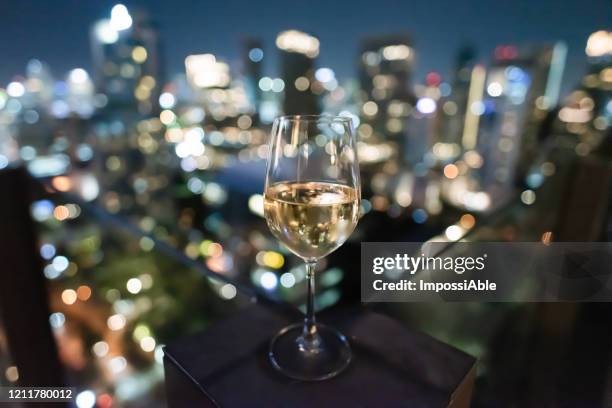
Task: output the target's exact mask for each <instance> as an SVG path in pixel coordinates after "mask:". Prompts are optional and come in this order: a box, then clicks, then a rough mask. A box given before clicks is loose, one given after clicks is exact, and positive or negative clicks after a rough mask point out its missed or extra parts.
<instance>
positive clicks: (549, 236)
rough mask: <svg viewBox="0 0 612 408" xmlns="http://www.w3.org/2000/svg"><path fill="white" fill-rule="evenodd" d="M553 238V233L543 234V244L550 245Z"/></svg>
mask: <svg viewBox="0 0 612 408" xmlns="http://www.w3.org/2000/svg"><path fill="white" fill-rule="evenodd" d="M552 238H553V233H552V232H551V231H546V232H545V233H543V234H542V243H543V244H544V245H550V243H551V241H552Z"/></svg>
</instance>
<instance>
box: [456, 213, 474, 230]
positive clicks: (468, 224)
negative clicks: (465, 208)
mask: <svg viewBox="0 0 612 408" xmlns="http://www.w3.org/2000/svg"><path fill="white" fill-rule="evenodd" d="M459 224H460V225H461V226H462V227H463V228H465V229H470V228H472V227H473V226H474V225H475V224H476V218H474V216H473V215H472V214H463V215H462V216H461V218H460V219H459Z"/></svg>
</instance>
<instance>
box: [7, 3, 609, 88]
mask: <svg viewBox="0 0 612 408" xmlns="http://www.w3.org/2000/svg"><path fill="white" fill-rule="evenodd" d="M115 3H116V1H106V0H45V1H34V0H2V1H0V52H1V53H0V61H1V63H0V86H5V85H6V83H7V82H8V81H10V80H11V78H13V77H14V76H15V75H18V74H21V73H23V71H24V67H25V64H26V62H27V61H28V60H29V59H30V58H34V57H35V58H38V59H40V60H42V61H44V62H47V63H48V64H49V65H50V66H51V68H52V71H53V73H54V74H55V75H56V76H62V75H64V73H65V72H66V71H68V70H69V69H71V68H75V67H84V68H86V69H89V68H90V66H91V57H90V52H89V38H88V35H89V27H90V25H91V24H92V23H93V22H94V21H96V20H97V19H100V18H103V17H108V16H109V14H110V9H111V7H112V6H113V5H114V4H115ZM123 3H124V4H125V5H126V6H127V7H128V9H130V8H133V7H139V8H142V9H145V10H147V11H148V12H149V13H150V15H151V17H152V18H153V19H154V20H155V21H156V22H157V23H158V24H159V27H160V29H161V36H162V40H163V44H164V47H165V53H166V58H165V60H166V68H167V70H168V72H169V73H170V74H172V73H176V72H179V71H182V70H183V61H184V58H185V56H186V55H188V54H192V53H203V52H212V53H214V54H216V55H217V56H218V57H221V58H224V59H226V60H228V61H229V62H230V64H232V66H233V68H235V67H236V62H237V61H238V57H239V54H238V53H239V50H240V39H241V38H242V37H244V36H247V35H252V36H258V37H260V38H262V39H263V40H264V41H265V45H266V49H265V50H264V51H269V53H268V54H266V56H270V55H271V54H272V55H271V58H268V62H267V65H266V70H267V71H266V73H267V74H275V73H276V67H275V65H276V64H275V60H274V57H275V54H276V53H275V52H274V49H273V45H274V39H275V36H276V34H277V33H278V32H279V31H282V30H285V29H288V28H297V29H300V30H304V31H307V32H309V33H312V34H315V35H316V36H318V37H319V39H320V40H321V54H320V56H319V62H318V65H319V66H329V67H331V68H333V69H334V70H335V71H336V72H337V75H338V77H339V79H340V80H341V81H342V80H343V79H346V78H349V77H354V76H355V69H356V68H355V67H356V64H355V62H356V56H357V49H358V42H359V40H360V39H362V38H363V37H365V36H367V35H376V34H388V33H398V32H399V33H408V34H409V35H411V37H412V38H413V41H414V46H415V48H416V52H417V61H416V70H417V72H416V73H417V79H418V80H419V81H422V78H423V77H424V75H425V74H426V73H427V72H428V71H431V70H436V71H439V72H441V73H442V75H443V76H446V75H447V74H448V73H450V70H451V68H452V66H453V60H454V57H455V55H456V52H457V49H458V48H459V47H460V46H461V45H462V44H465V43H470V44H472V45H474V46H475V47H476V48H477V50H478V52H479V59H480V60H481V61H482V62H483V63H488V62H489V61H490V55H491V54H492V51H493V48H494V47H495V45H497V44H500V43H501V44H517V45H521V44H526V43H540V42H553V41H556V40H564V41H566V42H567V44H568V46H569V59H568V65H567V69H566V74H565V78H564V83H565V86H564V91H565V92H567V91H568V90H569V89H571V87H572V86H573V85H574V84H575V83H576V82H577V81H578V79H579V78H580V76H581V75H582V73H583V72H584V69H585V64H586V59H585V55H584V46H585V44H586V40H587V38H588V36H589V34H590V33H591V32H593V31H595V30H598V29H612V1H610V0H581V1H564V0H539V1H538V0H512V1H491V0H489V1H484V0H478V1H474V0H472V1H459V0H456V1H450V0H447V1H443V0H429V1H391V0H371V1H333V0H325V1H299V2H298V1H293V2H292V1H280V0H272V1H265V2H257V1H250V2H246V1H244V2H240V1H234V0H222V1H216V2H212V1H178V0H174V1H161V0H149V1H144V0H126V1H124V2H123Z"/></svg>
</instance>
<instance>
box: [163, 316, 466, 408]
mask: <svg viewBox="0 0 612 408" xmlns="http://www.w3.org/2000/svg"><path fill="white" fill-rule="evenodd" d="M299 318H300V316H296V315H291V314H290V313H281V312H277V311H276V310H274V311H273V310H271V309H269V308H266V307H262V306H256V305H254V306H249V307H248V308H246V309H245V310H243V311H242V312H240V313H238V314H236V315H234V316H232V317H230V318H228V319H225V320H223V321H220V322H219V323H217V324H215V325H213V326H211V327H210V328H209V329H208V330H206V331H205V332H202V333H198V334H195V335H192V336H190V337H186V338H182V339H180V340H179V341H176V342H174V343H171V344H169V345H167V346H166V347H165V349H164V352H165V357H164V367H165V372H166V390H167V398H168V406H169V407H170V408H179V407H181V408H182V407H208V406H221V407H245V406H246V407H292V408H298V407H345V406H350V407H413V408H417V407H428V408H429V407H449V406H450V407H468V406H469V405H470V400H471V394H472V388H473V384H474V375H475V362H476V360H475V359H474V358H473V357H471V356H469V355H467V354H465V353H463V352H461V351H459V350H457V349H455V348H453V347H451V346H448V345H446V344H444V343H442V342H440V341H438V340H436V339H434V338H432V337H430V336H427V335H425V334H422V333H417V332H414V331H411V330H409V329H407V328H405V327H403V326H402V325H400V324H399V323H398V322H396V321H395V320H392V319H391V318H389V317H387V316H384V315H381V314H378V313H375V312H372V311H369V310H367V309H364V308H355V309H349V310H346V309H345V310H341V311H333V312H327V313H326V312H324V313H321V316H320V320H322V321H323V322H325V323H328V324H330V325H332V326H334V327H336V328H338V329H340V330H341V331H342V332H343V333H344V334H345V335H347V337H348V338H349V339H350V342H351V346H352V348H353V353H354V359H353V361H352V362H351V365H350V366H349V367H348V369H347V370H346V371H344V372H343V373H341V374H340V375H339V376H337V377H335V378H332V379H330V380H327V381H321V382H300V381H295V380H291V379H288V378H286V377H284V376H283V375H281V374H280V373H278V372H277V371H276V370H275V369H274V368H273V367H272V366H271V364H270V363H269V362H268V359H267V351H268V345H269V341H270V338H271V337H272V335H273V334H275V333H276V332H277V331H278V330H280V329H281V328H282V327H284V326H286V325H287V324H288V323H294V322H295V321H296V320H299Z"/></svg>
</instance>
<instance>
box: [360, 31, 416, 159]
mask: <svg viewBox="0 0 612 408" xmlns="http://www.w3.org/2000/svg"><path fill="white" fill-rule="evenodd" d="M359 55H360V59H359V82H360V86H361V101H362V105H361V123H362V131H361V132H360V136H361V137H362V140H364V141H366V142H372V143H378V142H383V141H389V142H392V143H394V144H395V145H396V147H397V149H398V155H399V157H400V158H403V157H404V155H405V153H406V149H407V146H408V145H409V143H407V138H409V137H413V136H414V137H418V136H417V135H412V136H410V135H408V133H407V120H408V116H409V114H410V112H411V110H412V107H413V106H414V99H415V98H414V95H413V92H412V90H411V86H410V85H411V84H410V82H411V76H412V67H413V59H414V50H413V48H412V46H411V42H410V40H409V38H407V37H406V36H401V35H396V36H386V37H373V38H368V39H366V40H364V41H363V42H362V44H361V49H360V54H359ZM364 128H365V129H366V130H367V131H365V132H364V131H363V130H364Z"/></svg>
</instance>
